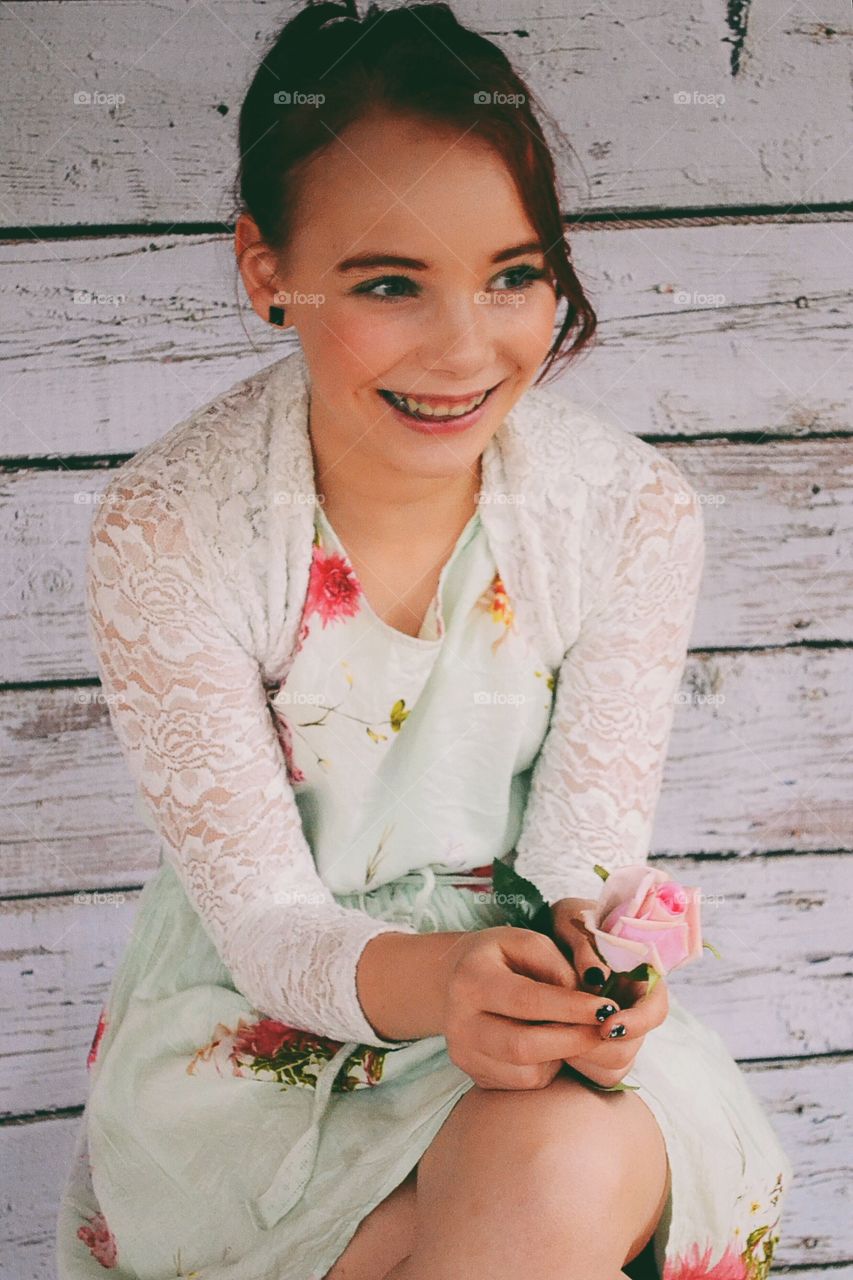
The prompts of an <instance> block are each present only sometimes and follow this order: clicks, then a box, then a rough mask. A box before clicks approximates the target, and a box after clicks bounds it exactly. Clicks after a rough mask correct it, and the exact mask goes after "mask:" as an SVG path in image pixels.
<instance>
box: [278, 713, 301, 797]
mask: <svg viewBox="0 0 853 1280" xmlns="http://www.w3.org/2000/svg"><path fill="white" fill-rule="evenodd" d="M271 710H272V713H273V718H272V719H273V724H274V725H275V731H276V733H277V734H278V740H279V742H280V743H281V749H282V751H283V752H284V763H285V765H286V767H287V776H288V778H289V779H290V782H291V784H292V783H296V782H304V781H305V774H304V773H303V772H302V770H301V769H300V768H299V765H298V764H297V763H296V761H295V760H294V758H293V734H292V733H291V730H290V724H289V723H288V721H287V719H286V717H285V716H283V715H281V714H280V713H277V712H276V709H275V708H274V707H273V708H271Z"/></svg>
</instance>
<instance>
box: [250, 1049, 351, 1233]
mask: <svg viewBox="0 0 853 1280" xmlns="http://www.w3.org/2000/svg"><path fill="white" fill-rule="evenodd" d="M357 1048H358V1044H357V1042H355V1041H349V1040H348V1041H347V1043H346V1044H343V1045H341V1047H340V1049H338V1051H337V1053H336V1054H335V1056H334V1057H333V1058H330V1059H329V1060H328V1062H327V1063H326V1065H325V1066H324V1067H323V1069H322V1070H321V1071H320V1073H319V1075H318V1076H317V1082H316V1085H315V1086H314V1098H313V1100H312V1103H311V1120H310V1123H309V1125H308V1128H307V1129H306V1130H305V1132H304V1133H303V1134H302V1136H301V1137H300V1138H299V1139H298V1140H297V1142H296V1144H295V1145H294V1146H292V1147H291V1148H290V1150H289V1151H288V1153H287V1155H286V1156H285V1157H284V1159H283V1160H282V1162H281V1164H280V1165H279V1166H278V1169H277V1170H276V1172H275V1174H274V1176H273V1180H272V1182H271V1183H270V1185H269V1186H268V1187H267V1189H266V1191H264V1192H263V1194H262V1195H260V1196H258V1198H257V1199H256V1200H254V1201H250V1202H249V1205H248V1207H249V1211H250V1213H251V1215H252V1218H253V1219H254V1221H255V1224H256V1225H257V1226H258V1227H260V1228H261V1229H262V1230H269V1229H270V1228H271V1227H274V1226H275V1225H276V1223H277V1222H280V1221H281V1219H282V1218H283V1217H284V1215H285V1214H286V1213H288V1212H289V1210H290V1209H292V1208H293V1206H294V1205H295V1204H296V1202H297V1200H299V1198H300V1197H301V1195H302V1193H303V1192H304V1190H305V1188H306V1186H307V1185H308V1180H309V1178H310V1177H311V1174H312V1173H313V1172H314V1164H315V1161H316V1158H317V1149H318V1147H319V1144H320V1125H321V1122H322V1119H323V1116H324V1114H325V1112H326V1108H327V1107H328V1105H329V1099H330V1097H331V1093H332V1085H333V1084H334V1083H335V1080H336V1078H337V1076H338V1075H339V1073H340V1071H341V1068H342V1067H343V1065H344V1063H345V1062H346V1060H347V1058H348V1057H349V1056H350V1054H351V1053H353V1052H354V1051H355V1050H356V1049H357Z"/></svg>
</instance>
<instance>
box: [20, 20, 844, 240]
mask: <svg viewBox="0 0 853 1280" xmlns="http://www.w3.org/2000/svg"><path fill="white" fill-rule="evenodd" d="M455 11H456V12H457V14H458V16H459V18H460V20H461V21H462V22H463V23H466V24H470V25H472V26H473V27H474V29H475V30H479V31H483V32H484V33H486V34H488V35H489V36H490V37H491V38H492V39H494V40H495V42H496V43H497V44H498V45H499V47H500V48H501V49H502V50H503V51H504V52H505V53H506V55H507V56H508V57H509V58H510V60H511V61H512V62H513V64H514V65H515V67H516V68H517V69H518V71H519V72H520V73H521V75H522V76H523V77H524V78H525V80H526V81H527V85H528V88H529V90H530V91H531V92H532V93H533V94H534V95H535V96H536V97H537V98H538V99H539V100H540V101H541V102H542V104H543V106H544V108H545V110H546V111H547V112H548V114H549V116H550V117H551V118H553V119H555V120H556V121H558V122H559V125H560V128H561V130H562V132H563V137H559V136H557V135H556V134H555V132H554V130H553V129H551V128H550V123H549V122H548V121H546V132H547V133H548V136H549V138H550V140H551V143H552V146H553V148H554V154H555V162H556V164H557V168H558V171H559V175H560V178H561V181H562V184H563V186H564V188H565V190H566V193H567V196H568V198H569V200H570V202H571V205H572V206H573V207H574V208H577V209H578V210H584V211H594V210H599V209H620V210H621V209H625V210H631V209H648V208H659V207H662V206H669V207H673V208H696V207H700V208H707V207H709V206H719V205H747V204H753V205H755V204H776V205H782V206H785V207H787V206H789V205H791V204H796V203H800V204H805V203H808V204H809V205H811V206H815V205H818V204H821V203H827V202H831V201H840V200H846V199H848V198H849V195H850V190H849V187H850V168H849V164H845V162H844V140H843V136H842V132H841V130H840V129H839V127H838V122H839V121H840V120H842V119H844V118H845V117H846V112H847V109H848V103H847V98H846V91H847V85H846V80H847V37H849V11H848V8H847V6H845V5H844V4H843V3H842V0H832V2H831V3H829V4H824V5H822V6H821V10H820V13H818V12H816V11H815V9H814V7H813V6H812V5H810V4H808V3H807V0H794V3H792V4H790V5H788V6H787V7H786V8H785V10H784V12H782V11H780V9H779V6H778V4H776V3H775V2H774V0H752V4H750V5H748V6H729V7H728V8H727V6H725V5H722V4H717V5H704V6H697V7H696V8H695V10H694V11H691V14H690V21H689V22H685V17H684V10H683V7H682V6H681V5H680V4H679V3H678V0H662V2H661V3H658V4H656V5H655V6H654V7H653V8H650V7H649V4H648V0H626V2H625V3H623V4H621V5H620V6H619V7H618V9H616V8H613V7H611V6H609V5H605V6H595V5H587V6H585V7H580V8H578V9H575V10H573V11H571V12H570V13H568V14H567V13H566V12H565V11H564V10H562V9H559V8H558V9H547V8H536V7H531V6H525V5H519V4H518V3H512V2H511V0H490V2H489V4H488V5H487V6H483V5H481V4H480V3H473V0H460V3H459V5H458V8H456V10H455ZM293 12H294V9H293V7H292V6H288V7H287V9H286V10H283V9H282V6H281V5H279V4H276V3H274V0H255V2H254V3H253V4H251V5H250V6H248V7H247V6H246V4H245V3H244V0H217V4H216V6H215V9H214V8H212V7H210V6H208V5H192V4H187V3H185V2H184V0H159V3H157V4H156V5H155V4H151V3H148V2H147V0H78V2H77V3H75V4H71V5H56V4H52V3H49V2H48V0H36V2H35V3H33V2H32V0H31V2H30V3H12V4H6V5H4V6H3V9H2V11H0V32H2V34H0V40H2V44H3V47H4V48H5V49H6V50H7V51H8V52H7V57H6V64H5V67H4V71H5V84H6V91H7V95H8V101H9V102H12V103H14V104H15V110H14V111H6V112H4V113H3V117H2V122H0V125H1V126H2V128H1V129H0V155H2V156H3V157H4V164H3V169H4V171H3V175H2V176H3V183H2V185H3V188H4V204H3V211H2V216H3V219H4V222H5V223H6V225H7V226H9V225H11V226H26V225H39V226H44V225H46V224H47V225H50V226H58V225H62V226H71V225H82V224H117V223H139V222H143V223H144V222H149V221H152V220H156V221H158V222H161V223H163V222H199V221H219V220H223V221H224V220H226V219H228V218H229V217H230V216H231V213H232V202H231V198H230V188H231V183H232V180H233V173H234V168H235V164H236V160H237V144H236V131H237V120H238V114H239V108H240V104H241V102H242V99H243V96H244V95H245V92H246V89H247V88H248V84H249V81H250V78H251V76H252V74H253V73H254V70H255V68H256V67H257V65H258V63H259V62H260V59H261V56H262V54H263V52H264V50H265V49H266V48H267V46H268V43H269V42H270V41H271V40H272V38H273V37H274V35H275V33H276V32H277V31H278V30H279V28H280V27H281V26H282V25H283V23H284V22H285V21H286V19H287V18H288V17H289V16H291V15H292V13H293ZM229 30H230V31H231V32H232V33H233V36H229V35H228V32H229ZM46 64H47V65H50V66H52V67H53V68H54V69H55V72H56V77H57V79H56V85H55V91H54V92H51V93H45V92H44V81H43V77H44V67H45V65H46ZM614 73H615V74H614ZM603 86H606V90H604V91H603ZM78 95H83V98H82V101H81V100H80V98H79V96H78ZM86 95H88V97H87V96H86ZM110 95H120V96H118V97H115V96H114V97H112V98H111V97H110ZM567 142H568V143H570V144H571V145H570V147H569V146H568V145H567Z"/></svg>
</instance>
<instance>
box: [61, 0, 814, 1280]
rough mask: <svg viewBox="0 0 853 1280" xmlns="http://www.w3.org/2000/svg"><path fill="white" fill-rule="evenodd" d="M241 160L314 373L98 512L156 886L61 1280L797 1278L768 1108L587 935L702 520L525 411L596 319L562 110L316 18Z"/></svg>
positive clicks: (106, 680)
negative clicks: (543, 920) (785, 1235)
mask: <svg viewBox="0 0 853 1280" xmlns="http://www.w3.org/2000/svg"><path fill="white" fill-rule="evenodd" d="M239 140H240V154H241V164H240V176H239V196H240V209H239V217H238V219H237V228H236V249H237V256H238V263H239V269H240V273H241V276H242V279H243V282H244V284H245V286H246V290H247V293H248V295H249V297H250V298H251V301H252V305H253V307H254V309H255V310H256V312H257V313H258V314H259V315H260V316H261V317H262V318H263V319H264V320H268V321H270V322H271V323H272V324H274V325H277V326H279V327H283V328H285V329H287V330H291V331H293V333H294V334H295V336H296V337H298V347H297V349H295V350H294V351H293V352H292V353H291V354H289V355H287V356H286V357H284V358H282V359H280V360H278V361H277V362H276V363H274V364H273V365H271V366H269V367H268V368H266V369H263V370H261V371H260V373H258V374H255V375H253V376H252V377H250V378H248V379H246V380H245V381H243V382H242V383H239V384H237V386H235V387H233V388H231V389H230V390H229V391H227V392H226V393H224V394H222V395H220V396H217V397H216V398H215V399H214V400H212V401H211V402H210V403H209V404H207V405H205V406H202V407H201V408H200V409H198V410H197V411H196V412H195V413H193V414H192V415H191V416H190V417H189V418H188V419H187V420H186V421H185V422H182V423H179V424H178V425H177V426H176V427H175V428H174V429H173V430H172V431H171V432H169V433H168V434H167V435H166V436H165V437H163V439H161V440H159V441H155V442H154V443H153V444H152V445H150V446H148V448H146V449H143V450H142V451H141V452H140V453H139V454H137V455H136V456H135V457H134V458H133V459H132V460H131V461H130V462H129V463H127V464H125V465H124V466H123V467H121V468H120V469H119V470H118V472H117V473H116V475H115V476H114V478H113V480H112V482H111V483H110V485H108V486H107V489H106V492H105V494H104V498H103V501H102V502H101V503H100V504H99V509H98V513H97V516H96V518H95V520H94V522H93V526H92V533H91V539H90V545H89V556H90V558H89V564H88V573H87V606H88V618H89V622H90V628H91V632H90V634H91V638H92V643H93V648H94V651H95V654H96V657H97V661H98V666H99V671H100V675H101V681H102V684H103V686H104V688H105V690H106V691H107V693H108V699H107V702H108V706H109V708H110V715H111V718H112V723H113V726H114V728H115V731H116V734H117V736H118V739H119V742H120V744H121V747H122V750H123V752H124V755H125V758H126V760H127V763H128V766H129V768H130V770H131V772H132V774H133V776H134V778H135V780H136V782H137V783H138V786H139V789H140V798H141V801H142V811H143V813H144V814H145V816H146V818H147V820H148V821H149V822H150V824H151V825H152V827H153V829H154V830H155V831H156V832H157V834H158V836H159V838H160V841H161V848H162V858H161V865H160V868H159V869H158V871H157V873H156V874H155V875H154V877H153V878H152V879H151V880H150V881H149V882H148V883H147V884H146V886H145V889H144V890H143V893H142V897H141V902H140V907H139V911H138V914H137V918H136V921H135V925H134V931H133V936H132V938H131V940H130V943H129V945H128V948H127V951H126V953H125V955H124V956H123V958H122V961H121V964H120V965H119V967H118V970H117V972H116V975H115V977H114V979H113V983H112V985H111V988H110V992H109V995H108V998H107V1002H106V1005H105V1007H104V1010H103V1013H102V1016H101V1020H100V1022H99V1025H98V1029H97V1032H96V1035H95V1040H94V1042H93V1045H92V1050H91V1053H90V1057H89V1065H90V1069H91V1074H90V1081H91V1086H90V1091H89V1097H88V1100H87V1106H86V1110H85V1113H84V1117H83V1122H82V1124H81V1128H80V1134H79V1139H78V1145H77V1151H76V1153H75V1159H74V1162H73V1165H72V1168H71V1170H70V1172H69V1177H68V1181H67V1185H66V1188H65V1191H64V1194H63V1198H62V1204H61V1207H60V1215H59V1223H58V1236H57V1248H58V1259H59V1273H60V1276H61V1277H63V1278H67V1280H78V1278H82V1277H91V1276H97V1275H100V1274H101V1271H102V1270H103V1269H105V1268H106V1269H112V1270H115V1271H116V1273H117V1274H118V1275H120V1276H123V1277H128V1278H131V1277H135V1278H139V1280H165V1278H166V1277H167V1276H187V1277H189V1276H192V1277H196V1278H199V1277H200V1278H203V1280H323V1277H328V1278H329V1280H384V1278H386V1277H387V1280H392V1278H393V1280H426V1277H430V1280H458V1278H459V1277H461V1276H464V1277H466V1280H478V1278H479V1277H489V1278H490V1280H499V1278H503V1277H510V1276H513V1277H515V1276H517V1275H519V1274H521V1275H525V1276H530V1277H535V1278H536V1280H540V1278H541V1280H545V1278H546V1277H548V1278H550V1277H554V1278H555V1280H556V1277H560V1280H616V1277H625V1276H630V1277H634V1278H635V1280H636V1278H637V1277H640V1276H645V1277H655V1280H688V1278H690V1280H696V1278H698V1277H708V1278H709V1280H723V1278H724V1277H725V1280H735V1278H739V1277H749V1278H754V1277H764V1276H766V1275H767V1273H768V1272H769V1269H770V1264H771V1259H772V1255H773V1249H774V1245H775V1243H776V1241H777V1240H778V1226H779V1222H780V1220H781V1205H782V1198H783V1195H784V1192H785V1191H786V1190H787V1186H788V1183H789V1181H790V1179H791V1173H792V1171H791V1168H790V1165H789V1163H788V1161H787V1158H786V1156H785V1153H784V1152H783V1151H782V1149H781V1147H780V1146H779V1143H778V1141H777V1139H776V1137H775V1134H774V1133H773V1130H772V1128H771V1127H770V1124H769V1122H768V1121H767V1119H766V1117H765V1115H764V1114H763V1112H762V1110H761V1108H760V1106H759V1104H758V1102H757V1100H756V1099H755V1097H754V1096H753V1094H752V1093H751V1091H750V1089H749V1088H748V1086H747V1083H746V1080H745V1078H744V1076H743V1075H742V1074H741V1073H740V1071H739V1069H738V1067H737V1065H736V1064H735V1062H734V1061H733V1059H732V1058H731V1056H730V1055H729V1053H728V1051H727V1050H726V1048H725V1046H724V1044H723V1042H722V1040H721V1039H720V1038H719V1037H718V1036H717V1035H716V1034H715V1033H713V1032H711V1031H710V1030H709V1029H708V1028H706V1027H704V1026H703V1025H702V1024H701V1023H700V1022H699V1021H698V1020H697V1019H696V1018H694V1017H693V1016H692V1015H691V1014H690V1013H689V1012H688V1011H687V1010H686V1009H684V1008H683V1007H682V1006H681V1005H680V1003H679V1002H678V1001H677V1000H676V999H675V998H674V996H673V995H672V994H671V993H668V991H667V986H666V983H665V982H664V981H660V982H658V983H657V985H656V986H655V987H654V988H653V989H652V990H651V991H647V989H646V984H641V983H628V982H626V981H624V980H623V981H622V983H621V985H620V986H618V987H617V988H616V991H615V994H614V995H613V996H612V997H610V998H609V999H606V1000H603V999H602V997H601V996H600V995H596V988H598V989H599V990H600V989H601V985H602V983H603V980H604V979H605V978H606V976H607V973H606V970H605V971H602V970H601V969H599V968H597V967H596V966H597V963H598V962H597V958H596V955H595V953H594V952H593V950H592V949H591V946H590V943H589V939H588V938H587V937H586V936H585V934H584V933H583V932H582V931H581V930H579V928H578V926H577V925H576V924H574V923H573V920H574V918H575V917H576V913H577V910H578V908H579V907H580V906H583V905H591V904H592V902H593V900H594V895H596V894H597V891H598V888H599V887H600V882H599V881H598V879H597V876H596V875H595V873H594V871H593V869H592V868H593V867H594V865H595V863H597V862H600V863H603V864H604V865H605V866H607V867H608V868H610V869H614V868H615V867H617V866H620V865H630V864H631V863H636V862H640V861H642V860H643V859H644V858H645V857H646V856H647V851H648V843H649V839H650V835H651V828H652V822H653V817H654V810H655V804H656V800H657V796H658V792H659V787H660V781H661V772H662V768H663V763H664V759H665V754H666V746H667V740H668V735H669V731H670V727H671V721H672V715H673V709H674V704H675V698H676V694H677V692H678V688H679V682H680V679H681V675H682V671H683V667H684V662H685V655H686V651H687V643H688V640H689V636H690V630H691V626H692V620H693V614H694V609H695V603H696V598H697V593H698V587H699V579H700V576H701V570H702V561H703V529H702V520H701V508H700V506H699V502H698V498H697V495H696V494H695V493H694V491H693V490H692V488H691V487H690V486H689V484H688V483H687V482H686V480H685V479H684V477H683V476H681V475H680V473H679V472H678V471H677V470H676V468H675V466H674V465H673V464H672V463H671V462H669V461H668V460H667V459H666V458H665V457H664V456H663V455H660V454H659V453H657V451H656V450H654V449H653V448H652V447H651V446H650V445H648V444H646V443H645V442H643V441H641V440H639V439H638V438H637V437H635V436H633V435H632V434H631V433H629V432H627V431H624V430H622V429H620V428H617V427H615V426H612V425H611V424H609V423H607V422H605V421H604V420H602V419H599V418H597V417H595V416H593V415H590V414H585V413H583V412H581V411H580V410H578V409H577V408H576V407H574V406H572V405H571V404H570V403H569V402H568V401H566V400H565V399H563V398H561V397H558V396H556V395H555V394H553V393H550V392H547V391H545V390H544V389H542V388H540V387H539V386H533V385H532V384H533V383H534V381H536V382H537V383H538V382H539V381H541V378H542V376H543V374H544V373H545V372H547V370H548V369H550V368H551V366H552V365H553V364H554V362H555V360H556V359H557V357H558V356H559V357H560V358H561V359H563V360H566V359H573V358H574V357H575V356H576V355H577V354H578V353H579V352H580V351H581V350H582V349H583V347H584V346H585V345H587V344H588V342H589V340H590V338H591V337H592V335H593V332H594V328H595V316H594V313H593V311H592V309H591V307H590V304H589V302H588V300H587V298H586V297H585V295H584V293H583V290H582V288H581V286H580V284H579V283H578V280H577V277H576V276H575V273H574V270H573V268H572V265H571V261H570V257H569V252H568V248H567V245H566V243H565V239H564V226H563V219H562V216H561V214H560V206H559V200H558V196H557V192H556V189H555V178H554V167H553V162H552V158H551V156H550V154H549V151H548V147H547V144H546V142H545V138H544V136H543V133H542V130H541V127H540V125H539V123H538V121H537V118H536V115H535V114H534V112H533V110H532V108H531V105H530V94H529V91H528V89H527V87H526V85H525V84H524V83H523V81H522V80H521V79H520V78H519V76H518V75H517V74H516V73H515V72H514V71H513V69H512V68H511V67H510V65H509V64H508V62H507V60H506V58H505V57H504V55H503V54H502V53H501V52H500V51H499V50H498V49H497V47H496V46H495V45H493V44H492V43H491V42H489V41H488V40H486V39H484V38H483V37H481V36H479V35H477V34H475V33H473V32H471V31H469V30H467V29H465V28H464V27H462V26H460V25H459V24H458V23H457V21H456V19H455V18H454V16H453V14H452V12H451V10H450V9H449V7H448V6H446V5H443V4H416V5H411V6H405V7H402V8H399V9H394V10H391V11H383V10H380V9H378V8H376V7H375V6H371V8H370V9H369V11H368V13H367V15H366V17H365V18H364V19H363V20H360V19H359V18H358V16H357V15H356V14H355V13H354V11H353V10H352V9H351V8H349V7H346V6H340V5H336V4H318V5H315V6H311V7H309V8H307V9H305V10H303V11H302V12H300V13H299V14H297V15H296V17H295V18H294V19H293V20H292V21H291V22H289V23H288V24H287V25H286V26H285V27H284V28H283V30H282V31H281V32H280V34H279V36H278V38H277V39H276V41H275V43H274V44H273V46H272V48H271V49H270V50H269V51H268V53H267V54H266V55H265V57H264V59H263V61H262V62H261V65H260V67H259V68H258V70H257V73H256V75H255V78H254V80H253V82H252V85H251V87H250V89H249V91H248V95H247V97H246V100H245V103H244V105H243V108H242V112H241V116H240V139H239ZM563 302H565V310H564V313H563V315H562V317H561V318H560V319H559V320H558V319H557V313H558V307H559V305H560V304H561V303H563ZM555 328H556V336H555ZM543 363H544V368H543ZM496 858H498V859H503V860H505V861H506V862H507V863H508V864H511V865H515V867H516V869H517V870H518V871H519V872H520V873H521V874H522V875H524V876H526V877H527V878H528V879H530V880H531V881H532V882H533V883H534V884H535V885H536V886H537V887H538V888H539V889H540V891H541V892H542V894H543V896H544V898H545V900H546V901H547V903H548V904H549V906H550V908H551V914H552V920H553V933H554V937H553V939H552V938H550V937H546V936H544V935H542V934H539V933H534V932H532V931H527V930H522V929H514V928H512V927H511V926H509V925H508V924H507V923H506V916H505V913H504V912H503V910H502V908H501V906H500V902H499V900H498V895H496V894H494V893H490V891H489V887H490V872H491V868H492V864H493V860H494V859H496ZM596 979H597V980H598V981H596ZM620 1083H623V1084H624V1085H630V1086H631V1088H628V1089H626V1090H622V1091H619V1090H616V1091H613V1086H616V1085H619V1084H620Z"/></svg>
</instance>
